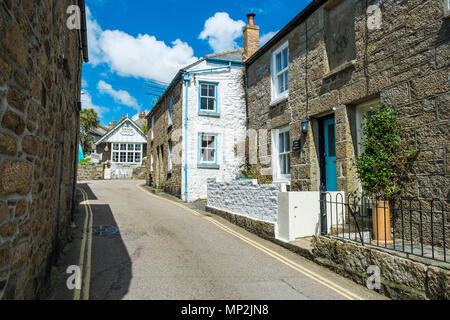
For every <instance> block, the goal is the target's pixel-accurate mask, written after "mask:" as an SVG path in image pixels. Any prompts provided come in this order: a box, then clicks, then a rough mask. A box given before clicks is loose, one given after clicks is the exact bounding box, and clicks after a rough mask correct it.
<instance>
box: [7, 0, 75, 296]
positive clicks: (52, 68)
mask: <svg viewBox="0 0 450 320" xmlns="http://www.w3.org/2000/svg"><path fill="white" fill-rule="evenodd" d="M73 2H74V3H76V1H73ZM67 6H68V5H67V2H66V1H57V0H41V1H33V0H22V1H17V0H5V1H1V2H0V300H1V299H35V298H40V297H43V296H44V295H45V294H46V288H47V287H48V280H49V278H50V273H51V268H52V265H53V264H54V263H55V261H56V259H57V257H58V253H59V252H60V251H61V249H62V248H63V246H64V244H65V242H66V240H67V229H68V226H69V225H70V216H71V212H72V210H73V196H74V193H75V184H74V182H75V179H74V176H75V170H76V156H77V153H78V143H77V134H78V128H79V106H78V102H79V101H80V87H81V65H82V60H83V56H82V51H81V50H80V48H81V41H80V39H81V37H80V32H79V31H78V30H69V29H68V28H67V27H66V21H67V18H68V16H67V14H66V11H67Z"/></svg>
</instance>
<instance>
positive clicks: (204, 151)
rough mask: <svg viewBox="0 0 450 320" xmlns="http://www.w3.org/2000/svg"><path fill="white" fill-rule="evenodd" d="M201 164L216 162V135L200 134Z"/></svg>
mask: <svg viewBox="0 0 450 320" xmlns="http://www.w3.org/2000/svg"><path fill="white" fill-rule="evenodd" d="M199 140H200V141H199V143H200V150H199V153H200V154H199V156H200V159H199V162H200V164H216V163H217V161H216V156H217V150H216V149H217V144H216V136H215V135H210V134H200V139H199Z"/></svg>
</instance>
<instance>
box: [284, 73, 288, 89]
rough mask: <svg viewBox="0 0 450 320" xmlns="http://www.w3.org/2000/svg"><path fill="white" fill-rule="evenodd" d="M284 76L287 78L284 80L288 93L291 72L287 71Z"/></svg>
mask: <svg viewBox="0 0 450 320" xmlns="http://www.w3.org/2000/svg"><path fill="white" fill-rule="evenodd" d="M284 76H285V78H284V90H285V91H287V90H289V71H286V73H285V74H284Z"/></svg>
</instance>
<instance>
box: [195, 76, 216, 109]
mask: <svg viewBox="0 0 450 320" xmlns="http://www.w3.org/2000/svg"><path fill="white" fill-rule="evenodd" d="M218 88H219V84H218V83H212V82H200V83H199V88H198V101H199V106H198V110H199V112H200V113H218V112H219V110H218V107H217V106H218V100H219V99H218Z"/></svg>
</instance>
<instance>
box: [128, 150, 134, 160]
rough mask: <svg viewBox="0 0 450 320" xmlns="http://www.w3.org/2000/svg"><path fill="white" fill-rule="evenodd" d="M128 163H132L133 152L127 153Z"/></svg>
mask: <svg viewBox="0 0 450 320" xmlns="http://www.w3.org/2000/svg"><path fill="white" fill-rule="evenodd" d="M128 162H134V152H128Z"/></svg>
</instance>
